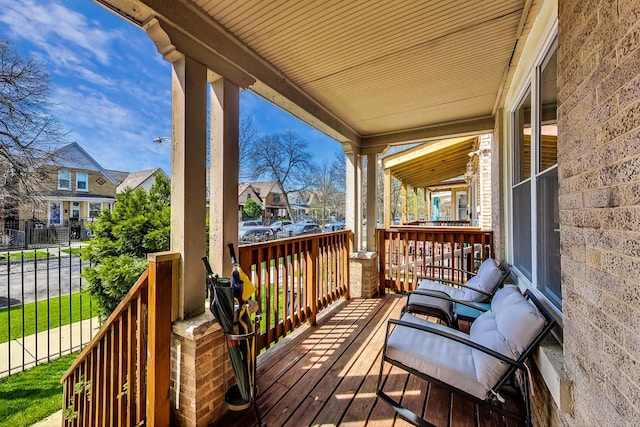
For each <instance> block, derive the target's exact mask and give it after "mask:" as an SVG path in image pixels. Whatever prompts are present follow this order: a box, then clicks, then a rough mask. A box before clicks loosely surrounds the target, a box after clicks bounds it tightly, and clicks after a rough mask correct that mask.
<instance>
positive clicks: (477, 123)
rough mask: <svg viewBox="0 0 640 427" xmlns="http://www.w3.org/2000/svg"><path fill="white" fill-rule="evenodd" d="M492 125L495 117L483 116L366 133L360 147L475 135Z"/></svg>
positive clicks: (485, 131)
mask: <svg viewBox="0 0 640 427" xmlns="http://www.w3.org/2000/svg"><path fill="white" fill-rule="evenodd" d="M494 125H495V119H494V117H493V116H484V117H475V118H469V119H466V120H460V121H455V122H450V123H440V124H434V125H429V126H424V127H421V128H417V129H411V130H403V131H399V132H393V133H385V134H378V135H366V136H363V137H362V148H363V150H365V151H366V150H371V149H373V147H377V146H387V145H398V144H407V143H411V142H425V141H431V140H436V139H443V138H453V137H461V136H476V135H480V134H485V133H491V132H493V128H494Z"/></svg>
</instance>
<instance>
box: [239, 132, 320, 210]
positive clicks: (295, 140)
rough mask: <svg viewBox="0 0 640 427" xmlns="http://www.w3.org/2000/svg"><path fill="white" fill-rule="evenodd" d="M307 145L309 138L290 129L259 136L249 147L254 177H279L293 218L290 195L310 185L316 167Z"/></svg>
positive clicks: (277, 182)
mask: <svg viewBox="0 0 640 427" xmlns="http://www.w3.org/2000/svg"><path fill="white" fill-rule="evenodd" d="M307 147H308V144H307V142H306V141H305V140H303V139H302V138H300V137H299V136H298V134H296V133H295V132H292V131H287V132H285V133H283V134H273V135H267V136H263V137H262V138H259V139H255V140H254V141H253V143H250V144H249V147H248V149H247V158H248V159H249V165H250V167H251V168H252V172H253V174H252V178H253V179H264V178H266V179H271V180H274V181H276V185H277V186H278V188H279V189H280V191H281V192H282V195H283V197H284V202H285V206H286V209H287V213H288V214H289V217H290V218H292V219H293V218H294V216H293V210H292V209H291V205H290V203H289V197H288V195H289V193H293V192H296V191H303V190H306V189H308V188H310V187H311V183H312V182H313V176H314V170H315V169H316V166H315V164H314V163H313V161H312V158H311V154H310V153H309V151H308V149H307Z"/></svg>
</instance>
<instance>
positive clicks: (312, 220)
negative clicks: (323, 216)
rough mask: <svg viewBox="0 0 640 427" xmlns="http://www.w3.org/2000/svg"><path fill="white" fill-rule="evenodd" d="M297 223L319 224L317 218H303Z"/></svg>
mask: <svg viewBox="0 0 640 427" xmlns="http://www.w3.org/2000/svg"><path fill="white" fill-rule="evenodd" d="M296 224H312V225H318V223H317V222H316V220H315V219H303V220H302V221H298V222H297V223H296Z"/></svg>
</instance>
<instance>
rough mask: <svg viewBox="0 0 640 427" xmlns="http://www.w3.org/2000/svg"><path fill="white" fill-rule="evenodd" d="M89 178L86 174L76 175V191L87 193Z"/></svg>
mask: <svg viewBox="0 0 640 427" xmlns="http://www.w3.org/2000/svg"><path fill="white" fill-rule="evenodd" d="M88 182H89V177H88V176H87V174H86V173H76V190H79V191H89V184H88Z"/></svg>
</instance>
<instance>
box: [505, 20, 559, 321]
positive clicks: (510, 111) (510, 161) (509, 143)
mask: <svg viewBox="0 0 640 427" xmlns="http://www.w3.org/2000/svg"><path fill="white" fill-rule="evenodd" d="M557 34H558V31H557V21H556V22H555V24H554V26H553V28H552V29H551V31H549V32H548V33H547V37H546V38H545V40H544V42H543V43H542V44H541V45H540V46H539V48H538V50H537V51H536V55H535V59H534V61H533V63H532V64H531V65H530V66H529V69H528V72H527V73H526V75H525V76H522V79H521V80H520V82H518V83H519V84H518V86H516V87H517V88H518V91H517V92H514V96H513V98H512V101H511V102H510V103H508V104H507V105H505V116H504V117H505V120H506V122H507V123H506V124H507V125H506V126H505V128H506V134H505V136H506V137H507V138H506V145H505V148H506V150H505V154H506V155H505V162H506V165H505V166H506V168H505V170H506V171H507V173H506V174H505V175H506V176H505V180H506V182H505V184H507V185H506V187H505V188H508V191H507V194H506V202H507V204H506V206H507V212H505V220H506V221H505V227H506V228H505V229H506V230H508V236H507V242H506V256H507V260H508V261H509V263H511V264H513V261H514V255H515V254H514V242H513V232H514V229H513V227H514V222H513V188H514V187H516V186H517V185H521V184H522V183H524V182H526V181H530V183H531V189H530V191H531V193H530V195H531V276H532V277H531V281H529V279H528V278H527V277H526V276H525V275H524V274H523V273H521V272H520V271H519V270H518V269H517V267H515V266H514V268H513V269H512V271H513V273H514V274H515V276H516V277H517V280H518V283H519V284H523V285H524V286H526V287H528V288H530V289H532V290H534V292H535V294H536V295H537V296H538V297H539V298H540V299H542V300H544V301H546V304H545V305H546V306H547V307H548V308H549V309H550V311H551V312H552V313H554V314H555V317H556V319H557V320H558V321H559V323H560V325H562V311H561V309H560V308H558V307H557V306H556V305H555V304H554V303H553V302H552V301H551V300H550V299H549V298H547V296H546V295H545V294H543V293H542V292H541V291H540V290H539V289H538V286H537V283H538V272H537V263H538V249H537V245H536V241H537V240H536V239H537V233H538V230H537V215H536V209H535V207H536V206H537V200H536V199H537V185H536V184H537V182H536V181H537V177H538V176H540V175H541V174H543V173H544V172H546V171H549V170H551V169H553V168H557V167H558V166H557V163H556V165H554V166H551V167H549V168H547V169H546V170H544V171H542V170H539V161H538V159H539V153H538V150H539V149H538V147H537V141H538V140H539V137H540V136H539V133H540V129H539V128H538V123H539V122H540V117H539V115H540V111H539V104H540V87H541V86H540V82H539V80H540V70H542V67H543V65H544V64H545V61H546V60H547V59H548V58H549V55H550V54H551V53H552V52H553V50H554V49H556V51H557V45H558V43H557ZM529 89H531V150H532V155H531V166H530V167H531V172H530V177H529V178H527V179H526V180H522V181H521V182H520V183H518V184H514V177H515V169H516V168H515V164H514V146H513V144H514V141H515V134H514V132H515V122H514V115H515V114H516V113H517V109H518V107H519V105H520V103H521V102H522V100H523V99H524V97H525V96H526V95H527V91H528V90H529ZM534 145H535V147H534Z"/></svg>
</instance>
